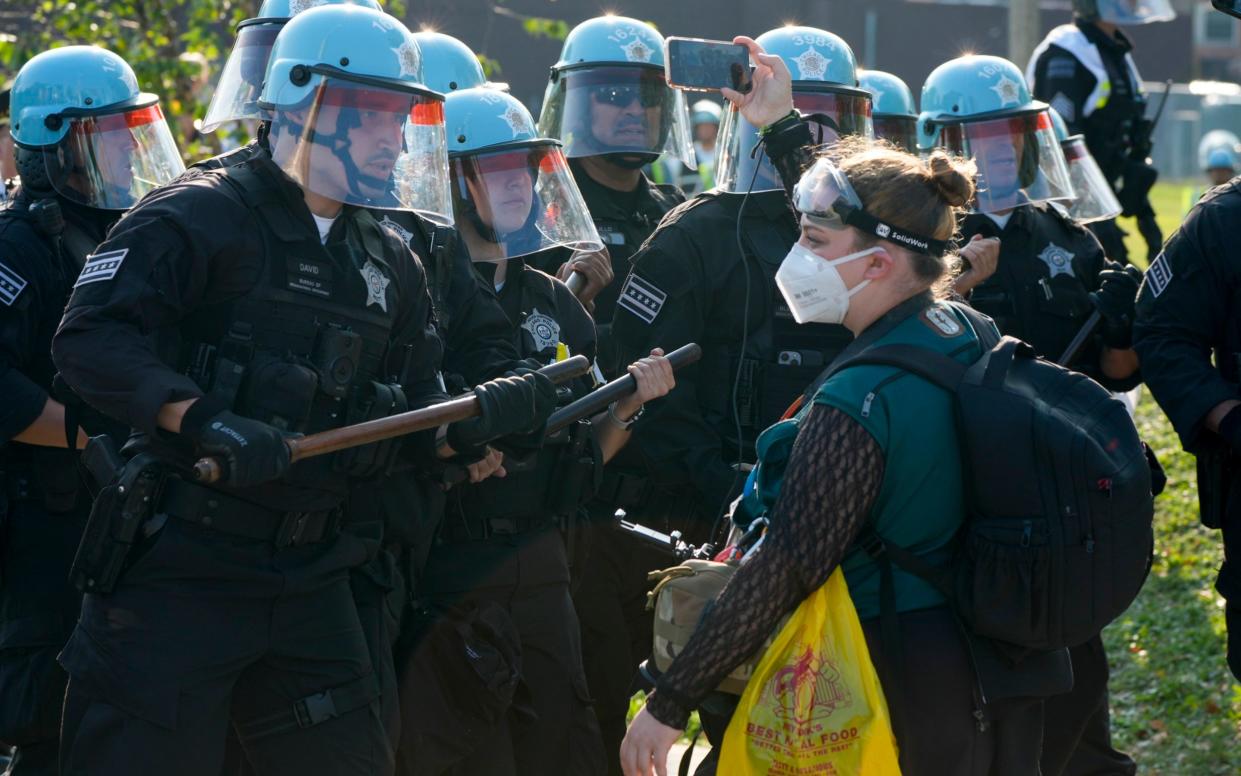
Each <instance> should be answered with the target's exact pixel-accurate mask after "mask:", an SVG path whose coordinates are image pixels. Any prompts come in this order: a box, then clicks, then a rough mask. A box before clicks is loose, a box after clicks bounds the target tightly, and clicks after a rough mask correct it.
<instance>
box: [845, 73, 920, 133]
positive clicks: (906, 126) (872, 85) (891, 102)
mask: <svg viewBox="0 0 1241 776" xmlns="http://www.w3.org/2000/svg"><path fill="white" fill-rule="evenodd" d="M857 79H858V86H860V87H862V88H863V89H865V90H866V91H868V92H870V96H871V99H872V100H873V101H874V108H875V113H874V124H875V137H876V138H877V139H879V140H886V141H888V142H889V143H891V144H892V145H894V146H896V147H897V148H899V149H901V150H902V151H908V152H909V153H911V154H912V153H917V152H918V106H917V105H916V104H915V103H914V95H913V92H911V91H910V90H909V86H908V85H907V84H906V83H905V82H904V81H902V80H901V79H900V78H897V77H896V76H894V75H892V74H891V73H885V72H883V71H882V70H858V74H857Z"/></svg>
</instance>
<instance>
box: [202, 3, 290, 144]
mask: <svg viewBox="0 0 1241 776" xmlns="http://www.w3.org/2000/svg"><path fill="white" fill-rule="evenodd" d="M281 27H282V25H279V24H254V25H249V26H246V27H242V28H241V29H240V30H238V31H237V42H236V43H234V44H233V51H232V53H230V54H229V55H228V61H227V62H225V63H224V70H223V71H221V73H220V81H219V83H217V84H216V88H215V91H214V92H213V93H212V95H211V103H210V104H209V105H208V106H207V113H206V115H205V116H203V127H202V131H203V132H212V131H214V130H215V129H216V128H217V127H219V126H220V125H221V124H223V123H225V122H227V121H240V120H242V119H259V118H265V114H264V112H263V111H262V110H260V109H259V106H258V99H259V93H260V92H262V90H263V74H264V72H266V70H267V58H268V56H269V55H270V54H271V47H272V44H273V43H275V42H276V35H278V34H279V33H280V29H281Z"/></svg>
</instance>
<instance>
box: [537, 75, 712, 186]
mask: <svg viewBox="0 0 1241 776" xmlns="http://www.w3.org/2000/svg"><path fill="white" fill-rule="evenodd" d="M539 124H540V127H542V128H543V131H544V132H548V133H549V134H558V135H559V136H560V137H561V138H562V139H563V140H564V153H565V156H567V157H569V158H575V157H582V156H601V155H604V154H620V155H624V154H632V155H635V156H642V157H650V156H651V155H659V154H664V153H667V154H671V155H672V156H675V157H677V158H679V159H681V161H683V162H685V163H686V164H688V165H689V166H691V167H692V166H694V154H693V144H692V143H691V141H690V131H689V126H688V111H687V110H686V108H685V98H684V96H683V95H682V94H681V92H680V91H678V90H676V89H672V88H670V87H669V86H668V83H667V81H666V80H665V79H664V73H663V71H662V70H657V69H654V68H649V67H625V66H613V67H608V66H602V67H591V68H584V69H581V70H567V71H565V72H563V73H561V74H560V76H559V78H558V80H557V81H556V83H555V85H554V87H553V88H552V89H551V90H549V92H548V97H547V105H545V106H544V111H543V117H542V118H541V120H540V122H539ZM557 130H559V132H558V131H557ZM641 161H643V162H646V161H650V160H649V158H646V159H642V160H641Z"/></svg>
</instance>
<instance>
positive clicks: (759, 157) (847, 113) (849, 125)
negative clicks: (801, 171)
mask: <svg viewBox="0 0 1241 776" xmlns="http://www.w3.org/2000/svg"><path fill="white" fill-rule="evenodd" d="M793 106H794V107H795V108H797V110H798V111H799V112H800V113H801V114H802V117H803V118H806V119H807V120H808V121H809V123H810V134H811V136H812V139H813V141H814V144H815V145H816V146H819V147H824V148H827V147H830V146H832V145H834V144H835V143H836V141H838V140H840V138H841V137H842V136H844V135H859V136H862V137H873V136H874V128H873V125H872V120H871V99H870V95H869V94H867V93H865V92H862V91H849V92H844V91H841V92H834V91H833V92H827V91H815V92H809V91H802V92H798V91H794V92H793ZM757 143H758V129H757V128H755V127H754V126H753V125H752V124H750V122H749V121H746V119H745V118H744V117H742V115H741V114H740V113H739V112H738V111H737V109H736V108H732V107H730V108H729V110H728V111H727V112H726V113H725V114H724V121H723V125H722V126H721V128H720V148H719V151H718V152H717V153H718V154H719V162H718V164H717V167H716V172H715V181H716V187H717V188H719V189H721V190H723V191H732V192H744V191H774V190H778V189H782V188H783V187H782V186H781V185H780V179H779V178H778V177H777V176H776V171H775V168H774V167H772V166H771V162H770V161H768V159H767V155H766V154H763V153H761V152H759V153H758V154H755V155H751V152H752V151H753V150H754V146H755V145H756V144H757ZM755 165H758V170H757V175H756V174H755ZM751 180H753V185H751Z"/></svg>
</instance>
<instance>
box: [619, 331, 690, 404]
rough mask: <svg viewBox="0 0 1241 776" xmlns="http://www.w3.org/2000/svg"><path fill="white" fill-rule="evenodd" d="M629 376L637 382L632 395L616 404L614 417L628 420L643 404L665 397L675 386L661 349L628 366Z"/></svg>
mask: <svg viewBox="0 0 1241 776" xmlns="http://www.w3.org/2000/svg"><path fill="white" fill-rule="evenodd" d="M629 374H631V375H633V379H634V381H635V382H637V384H638V387H637V390H635V391H634V392H633V393H631V394H629V395H628V396H626V397H625V398H623V399H621V400H619V401H618V402H616V415H617V416H618V417H619V418H620V419H621V420H628V419H629V418H632V417H633V416H634V415H636V414H637V413H638V410H640V409H641V408H642V405H643V404H646V403H647V402H648V401H651V400H653V399H658V398H659V397H660V396H666V395H667V394H668V392H669V391H671V390H672V388H673V386H675V385H676V384H677V381H676V378H675V377H674V376H673V374H672V364H670V363H669V362H668V359H667V358H665V357H664V351H663V349H662V348H655V349H654V350H652V351H651V355H650V356H649V357H647V358H640V359H638V360H637V361H635V362H633V363H632V364H630V365H629Z"/></svg>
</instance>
